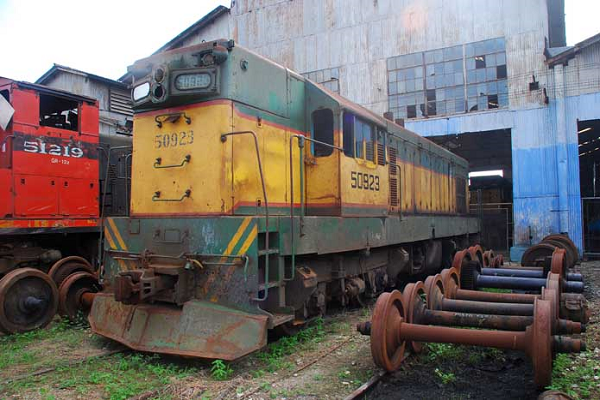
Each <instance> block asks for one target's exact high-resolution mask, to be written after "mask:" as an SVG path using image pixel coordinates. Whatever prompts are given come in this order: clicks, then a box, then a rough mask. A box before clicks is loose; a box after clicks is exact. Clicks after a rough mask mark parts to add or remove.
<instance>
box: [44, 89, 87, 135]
mask: <svg viewBox="0 0 600 400" xmlns="http://www.w3.org/2000/svg"><path fill="white" fill-rule="evenodd" d="M77 107H78V104H77V102H76V101H74V100H68V99H63V98H60V97H55V96H50V95H47V94H40V126H49V127H52V128H60V129H68V130H71V131H77V130H78V129H79V118H78V112H77Z"/></svg>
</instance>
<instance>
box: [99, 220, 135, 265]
mask: <svg viewBox="0 0 600 400" xmlns="http://www.w3.org/2000/svg"><path fill="white" fill-rule="evenodd" d="M104 237H105V238H106V240H108V244H109V245H110V248H111V249H113V250H119V248H118V247H117V246H116V244H115V241H114V239H113V238H112V235H111V233H110V229H108V226H107V225H105V226H104ZM117 262H118V263H119V265H120V266H121V269H122V270H124V269H127V270H128V269H129V266H128V265H127V264H126V263H125V262H124V261H123V260H117Z"/></svg>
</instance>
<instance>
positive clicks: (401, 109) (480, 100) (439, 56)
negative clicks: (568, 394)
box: [387, 38, 508, 118]
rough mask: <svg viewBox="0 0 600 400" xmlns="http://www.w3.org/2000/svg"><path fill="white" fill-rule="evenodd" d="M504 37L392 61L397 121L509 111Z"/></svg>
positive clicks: (391, 85)
mask: <svg viewBox="0 0 600 400" xmlns="http://www.w3.org/2000/svg"><path fill="white" fill-rule="evenodd" d="M505 47H506V44H505V41H504V38H497V39H490V40H485V41H481V42H475V43H468V44H464V45H459V46H454V47H447V48H444V49H438V50H431V51H426V52H420V53H412V54H407V55H403V56H398V57H392V58H389V59H388V60H387V70H388V107H389V110H390V111H392V112H393V114H394V118H420V117H428V116H436V115H449V114H455V113H464V112H471V111H480V110H486V109H494V108H503V107H508V87H507V84H506V82H507V81H506V77H507V74H506V51H505Z"/></svg>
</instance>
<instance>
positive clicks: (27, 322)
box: [0, 268, 58, 334]
mask: <svg viewBox="0 0 600 400" xmlns="http://www.w3.org/2000/svg"><path fill="white" fill-rule="evenodd" d="M57 309H58V289H57V288H56V284H55V283H54V281H53V280H52V279H50V277H49V276H48V275H46V274H45V273H43V272H42V271H39V270H37V269H34V268H19V269H15V270H14V271H11V272H9V273H8V274H6V275H5V276H4V277H3V278H2V279H1V280H0V330H1V331H3V332H4V333H7V334H13V333H21V332H29V331H32V330H34V329H38V328H43V327H44V326H46V325H48V324H49V323H50V321H52V318H53V317H54V314H56V310H57Z"/></svg>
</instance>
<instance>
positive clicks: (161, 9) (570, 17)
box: [0, 0, 600, 82]
mask: <svg viewBox="0 0 600 400" xmlns="http://www.w3.org/2000/svg"><path fill="white" fill-rule="evenodd" d="M528 1H529V0H523V1H522V2H523V5H524V6H526V4H527V2H528ZM219 4H222V5H224V6H227V7H228V6H229V5H230V0H167V1H160V2H158V1H139V0H138V1H132V0H119V1H117V0H103V1H96V2H91V1H83V0H38V1H34V0H0V45H1V46H2V50H1V53H0V54H1V55H0V76H5V77H9V78H13V79H18V80H26V81H31V82H33V81H35V80H36V79H38V78H39V77H40V76H41V75H42V74H43V73H44V72H46V71H47V70H48V69H49V68H50V67H51V66H52V64H53V63H57V64H63V65H67V66H70V67H73V68H77V69H80V70H83V71H86V72H90V73H94V74H97V75H101V76H105V77H107V78H113V79H117V78H119V77H120V76H121V75H122V74H123V73H125V72H126V67H127V66H128V65H130V64H132V63H133V62H134V61H135V60H137V59H139V58H143V57H146V56H148V55H149V54H151V53H153V52H154V51H156V50H157V49H158V48H160V47H161V46H162V45H163V44H165V43H166V42H168V41H169V40H171V39H172V38H173V37H175V36H176V35H177V34H179V33H180V32H181V31H183V30H184V29H186V28H187V27H188V26H190V25H191V24H193V23H194V22H196V21H197V20H198V19H200V18H201V17H202V16H204V15H205V14H206V13H208V12H209V11H211V10H212V9H214V8H215V7H216V6H217V5H219ZM565 14H566V18H567V43H568V44H569V45H571V44H574V43H577V42H580V41H582V40H584V39H586V38H588V37H590V36H592V35H594V34H596V33H598V32H600V21H599V20H598V16H599V15H600V0H566V7H565Z"/></svg>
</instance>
